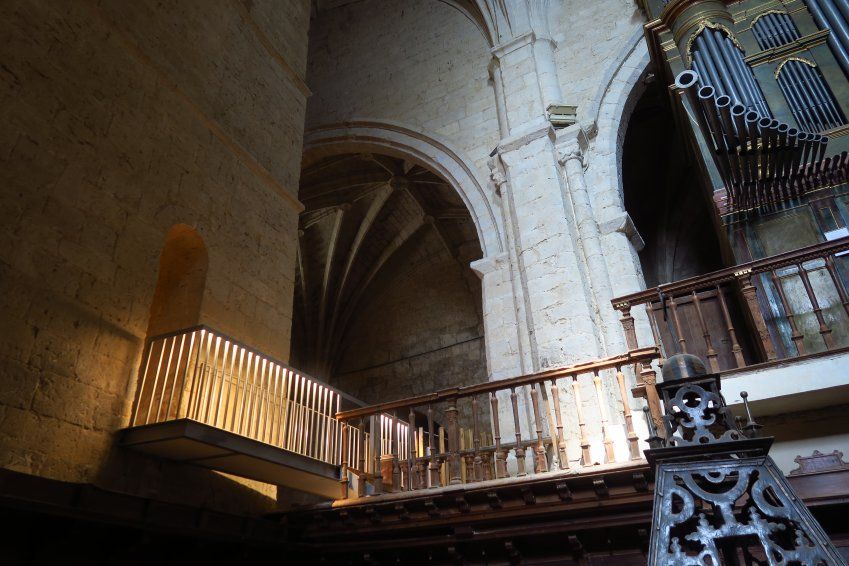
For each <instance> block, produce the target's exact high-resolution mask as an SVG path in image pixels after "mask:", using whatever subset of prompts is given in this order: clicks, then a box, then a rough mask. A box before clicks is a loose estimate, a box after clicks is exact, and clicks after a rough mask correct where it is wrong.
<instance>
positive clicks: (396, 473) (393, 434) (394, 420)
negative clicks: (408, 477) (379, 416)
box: [389, 411, 403, 491]
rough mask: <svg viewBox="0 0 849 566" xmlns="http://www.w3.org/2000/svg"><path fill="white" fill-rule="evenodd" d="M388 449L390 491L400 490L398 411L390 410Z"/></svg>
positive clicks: (399, 429) (399, 428)
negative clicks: (390, 477) (390, 473)
mask: <svg viewBox="0 0 849 566" xmlns="http://www.w3.org/2000/svg"><path fill="white" fill-rule="evenodd" d="M389 424H390V427H391V428H390V433H389V449H390V451H391V455H390V456H391V462H392V491H401V487H402V485H403V484H402V483H401V427H400V426H398V425H399V424H400V422H399V421H398V411H393V412H392V417H391V419H390V420H389Z"/></svg>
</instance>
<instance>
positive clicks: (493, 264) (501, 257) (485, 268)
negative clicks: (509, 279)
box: [469, 252, 510, 279]
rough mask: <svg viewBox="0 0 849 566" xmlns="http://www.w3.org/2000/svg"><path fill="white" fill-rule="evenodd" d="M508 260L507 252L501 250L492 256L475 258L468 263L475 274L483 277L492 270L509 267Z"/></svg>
mask: <svg viewBox="0 0 849 566" xmlns="http://www.w3.org/2000/svg"><path fill="white" fill-rule="evenodd" d="M509 265H510V260H509V258H508V257H507V252H501V253H499V254H496V255H494V256H489V257H482V258H481V259H477V260H475V261H473V262H471V263H470V264H469V267H471V268H472V271H474V272H475V274H476V275H477V276H478V277H480V278H481V279H483V278H484V277H485V276H486V275H488V274H490V273H492V272H493V271H499V270H501V269H504V268H505V267H509Z"/></svg>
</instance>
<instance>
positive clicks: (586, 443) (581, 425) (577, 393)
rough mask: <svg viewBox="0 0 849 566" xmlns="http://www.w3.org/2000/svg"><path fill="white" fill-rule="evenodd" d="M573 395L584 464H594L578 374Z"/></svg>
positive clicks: (573, 384)
mask: <svg viewBox="0 0 849 566" xmlns="http://www.w3.org/2000/svg"><path fill="white" fill-rule="evenodd" d="M572 395H573V396H574V397H575V411H576V412H577V413H578V429H579V430H580V432H581V460H582V465H584V466H589V465H591V464H592V458H591V457H590V439H589V437H588V436H587V421H586V420H584V406H583V405H582V404H581V384H580V383H578V375H577V374H573V375H572Z"/></svg>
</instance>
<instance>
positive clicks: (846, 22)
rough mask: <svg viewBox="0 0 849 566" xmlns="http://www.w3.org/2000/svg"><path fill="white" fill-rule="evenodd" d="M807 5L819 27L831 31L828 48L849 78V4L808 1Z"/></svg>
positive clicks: (844, 2) (822, 0) (838, 0)
mask: <svg viewBox="0 0 849 566" xmlns="http://www.w3.org/2000/svg"><path fill="white" fill-rule="evenodd" d="M807 4H808V10H809V11H810V12H811V16H813V18H814V21H815V22H816V23H817V26H819V27H820V29H828V30H831V33H830V34H828V46H829V47H831V51H832V53H834V58H835V59H837V62H838V63H840V66H841V67H842V68H843V71H844V72H845V73H846V75H847V76H849V4H847V1H846V0H836V1H835V0H807Z"/></svg>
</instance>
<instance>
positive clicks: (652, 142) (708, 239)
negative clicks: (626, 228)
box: [622, 81, 756, 369]
mask: <svg viewBox="0 0 849 566" xmlns="http://www.w3.org/2000/svg"><path fill="white" fill-rule="evenodd" d="M664 90H665V89H664V85H662V84H661V83H660V82H659V81H655V82H653V83H651V84H650V85H648V87H647V88H646V90H645V92H644V93H643V95H642V96H641V97H640V99H639V100H638V102H637V104H636V106H635V108H634V112H633V115H632V116H631V120H630V123H629V125H628V129H627V132H626V135H625V141H624V145H623V150H622V151H623V155H622V171H623V191H624V200H625V207H626V209H627V210H628V213H629V214H630V215H631V217H632V219H633V220H634V224H635V226H636V228H637V230H638V231H639V233H640V235H641V236H642V237H643V240H644V242H645V247H644V248H643V249H642V251H640V254H639V255H640V264H641V267H642V271H643V276H644V278H645V284H646V288H649V289H651V288H654V287H657V286H658V285H663V284H666V283H673V282H677V281H681V280H682V279H687V278H689V277H696V276H700V275H704V274H707V273H710V272H711V271H715V270H718V269H721V268H723V267H725V262H724V257H730V254H723V246H725V245H727V244H724V243H723V242H722V239H721V238H720V236H719V234H720V232H719V229H718V217H717V214H716V211H715V208H714V205H713V203H712V202H711V200H710V196H709V195H710V194H711V190H710V188H708V187H705V186H703V185H702V181H701V179H702V178H703V177H702V175H701V173H700V171H699V169H698V167H697V162H696V161H695V159H694V157H693V156H692V153H691V150H690V146H689V143H688V140H687V139H686V137H685V136H684V135H682V133H681V132H678V131H676V128H675V122H674V118H673V115H672V111H671V107H670V104H669V98H668V95H667V93H666V92H664ZM741 304H742V303H741V298H740V297H739V295H738V293H737V289H736V287H732V286H729V285H723V286H721V287H720V286H708V287H705V288H701V287H700V288H699V290H698V292H695V293H691V292H689V291H688V292H686V293H681V294H678V295H675V296H666V295H663V296H661V294H660V293H658V297H657V299H654V300H653V301H652V302H651V303H650V304H649V305H648V306H649V307H650V310H651V312H652V314H653V321H652V322H653V324H655V331H656V334H657V336H658V338H659V339H660V342H661V345H662V346H663V348H664V351H665V355H667V356H668V355H671V354H674V353H677V352H680V351H682V350H683V351H686V352H688V353H691V354H695V355H697V356H699V357H701V358H702V359H703V360H705V361H713V362H715V364H716V365H717V366H718V367H719V368H721V369H729V368H733V367H737V366H738V365H739V360H738V357H739V356H742V357H743V358H745V359H747V360H750V361H751V360H752V359H753V356H756V354H755V353H754V352H755V350H754V349H753V347H752V344H751V342H750V333H749V332H748V331H746V329H747V328H748V325H749V323H748V322H747V320H746V318H745V317H744V315H743V312H744V311H743V310H742V309H741V308H740V305H741ZM729 326H733V327H734V328H736V329H737V333H736V334H735V335H734V336H732V335H731V333H730V332H729V330H728V328H729ZM706 333H708V334H709V335H710V336H711V341H710V343H708V341H707V340H706V339H705V335H706ZM738 343H739V344H738ZM711 358H713V359H711Z"/></svg>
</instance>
